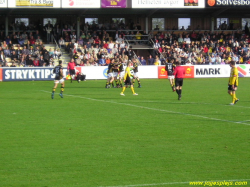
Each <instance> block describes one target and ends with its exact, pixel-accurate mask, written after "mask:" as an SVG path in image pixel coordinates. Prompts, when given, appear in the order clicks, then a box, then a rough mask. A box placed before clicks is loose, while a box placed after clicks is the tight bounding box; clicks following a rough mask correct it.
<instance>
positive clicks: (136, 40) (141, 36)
mask: <svg viewBox="0 0 250 187" xmlns="http://www.w3.org/2000/svg"><path fill="white" fill-rule="evenodd" d="M136 37H140V38H145V37H147V39H146V40H145V39H136ZM124 38H125V39H126V40H127V41H128V42H146V43H147V44H148V43H149V35H124Z"/></svg>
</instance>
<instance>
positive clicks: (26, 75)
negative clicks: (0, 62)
mask: <svg viewBox="0 0 250 187" xmlns="http://www.w3.org/2000/svg"><path fill="white" fill-rule="evenodd" d="M53 70H54V68H2V81H36V80H40V81H41V80H43V81H45V80H54V78H55V74H53ZM63 74H64V75H67V69H66V68H64V69H63Z"/></svg>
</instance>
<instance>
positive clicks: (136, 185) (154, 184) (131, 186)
mask: <svg viewBox="0 0 250 187" xmlns="http://www.w3.org/2000/svg"><path fill="white" fill-rule="evenodd" d="M235 181H239V182H242V181H250V179H232V180H214V181H194V182H203V183H205V182H235ZM190 182H191V181H190ZM190 182H166V183H153V184H134V185H119V186H99V187H140V186H161V185H171V184H173V185H175V184H189V183H190Z"/></svg>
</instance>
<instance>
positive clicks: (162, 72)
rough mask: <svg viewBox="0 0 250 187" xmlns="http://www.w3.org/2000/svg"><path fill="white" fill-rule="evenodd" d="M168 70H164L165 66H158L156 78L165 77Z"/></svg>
mask: <svg viewBox="0 0 250 187" xmlns="http://www.w3.org/2000/svg"><path fill="white" fill-rule="evenodd" d="M167 78H168V72H167V71H166V70H165V66H158V79H167Z"/></svg>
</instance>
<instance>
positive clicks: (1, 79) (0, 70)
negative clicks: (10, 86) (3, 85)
mask: <svg viewBox="0 0 250 187" xmlns="http://www.w3.org/2000/svg"><path fill="white" fill-rule="evenodd" d="M0 81H3V70H2V68H0Z"/></svg>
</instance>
